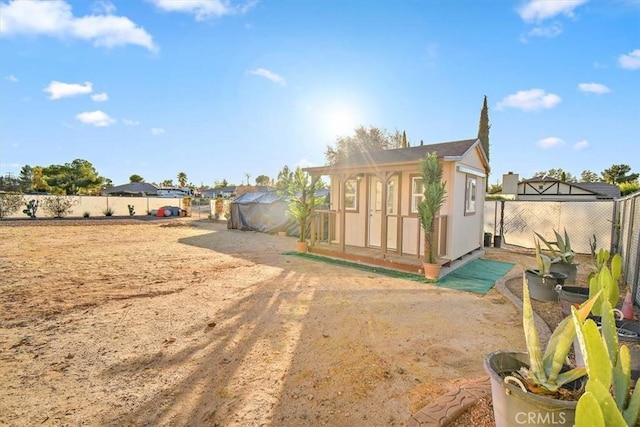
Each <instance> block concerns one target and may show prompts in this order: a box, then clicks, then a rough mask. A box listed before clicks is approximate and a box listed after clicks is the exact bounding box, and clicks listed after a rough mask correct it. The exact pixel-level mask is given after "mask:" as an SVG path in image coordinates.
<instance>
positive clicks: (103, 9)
mask: <svg viewBox="0 0 640 427" xmlns="http://www.w3.org/2000/svg"><path fill="white" fill-rule="evenodd" d="M91 11H92V12H93V13H95V14H97V15H102V14H104V15H111V14H112V13H113V12H115V11H116V6H115V5H114V4H113V3H111V2H110V1H105V0H98V1H95V2H93V4H92V5H91Z"/></svg>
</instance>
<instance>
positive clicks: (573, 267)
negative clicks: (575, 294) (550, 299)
mask: <svg viewBox="0 0 640 427" xmlns="http://www.w3.org/2000/svg"><path fill="white" fill-rule="evenodd" d="M549 270H551V272H552V273H562V274H566V275H567V280H566V282H567V283H576V275H577V274H578V264H565V263H562V262H554V263H553V264H551V267H550V269H549Z"/></svg>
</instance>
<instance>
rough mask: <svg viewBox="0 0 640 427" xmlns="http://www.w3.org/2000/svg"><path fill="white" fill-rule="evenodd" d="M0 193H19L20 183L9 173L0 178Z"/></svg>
mask: <svg viewBox="0 0 640 427" xmlns="http://www.w3.org/2000/svg"><path fill="white" fill-rule="evenodd" d="M0 191H10V192H17V191H20V181H19V180H18V178H16V177H14V176H13V175H11V174H10V173H8V174H7V175H6V176H0Z"/></svg>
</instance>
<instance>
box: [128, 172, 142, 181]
mask: <svg viewBox="0 0 640 427" xmlns="http://www.w3.org/2000/svg"><path fill="white" fill-rule="evenodd" d="M129 182H144V178H143V177H141V176H140V175H137V174H135V173H134V174H133V175H131V176H130V177H129Z"/></svg>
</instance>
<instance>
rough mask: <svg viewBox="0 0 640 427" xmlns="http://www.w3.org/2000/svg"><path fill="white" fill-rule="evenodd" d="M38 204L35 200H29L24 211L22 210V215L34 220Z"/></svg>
mask: <svg viewBox="0 0 640 427" xmlns="http://www.w3.org/2000/svg"><path fill="white" fill-rule="evenodd" d="M39 204H40V202H38V201H37V200H35V199H31V200H29V202H28V203H27V205H26V209H25V210H23V211H22V213H23V214H25V215H26V216H28V217H29V218H31V219H35V217H36V212H37V211H38V206H39Z"/></svg>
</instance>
